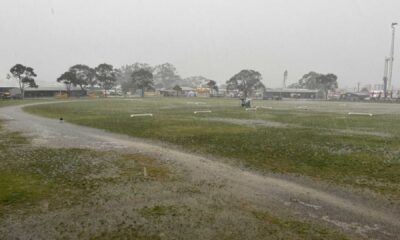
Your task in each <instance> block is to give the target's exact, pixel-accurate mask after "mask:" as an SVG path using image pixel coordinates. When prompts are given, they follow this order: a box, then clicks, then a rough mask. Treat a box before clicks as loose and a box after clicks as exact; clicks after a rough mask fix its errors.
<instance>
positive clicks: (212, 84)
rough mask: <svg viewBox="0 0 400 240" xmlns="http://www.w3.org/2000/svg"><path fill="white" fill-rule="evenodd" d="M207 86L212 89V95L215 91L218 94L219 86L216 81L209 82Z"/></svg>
mask: <svg viewBox="0 0 400 240" xmlns="http://www.w3.org/2000/svg"><path fill="white" fill-rule="evenodd" d="M207 86H208V87H209V88H210V90H211V93H212V94H214V93H213V92H214V91H215V92H217V93H218V86H217V82H216V81H214V80H209V81H208V83H207Z"/></svg>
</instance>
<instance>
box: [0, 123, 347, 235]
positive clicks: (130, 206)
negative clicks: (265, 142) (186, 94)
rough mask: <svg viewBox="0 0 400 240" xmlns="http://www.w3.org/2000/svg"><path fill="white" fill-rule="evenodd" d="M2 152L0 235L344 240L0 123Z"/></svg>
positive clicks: (111, 155)
mask: <svg viewBox="0 0 400 240" xmlns="http://www.w3.org/2000/svg"><path fill="white" fill-rule="evenodd" d="M0 152H1V155H0V238H2V239H8V238H19V237H21V236H23V237H22V238H28V237H27V236H28V235H29V236H41V237H38V238H44V239H55V238H57V239H77V238H79V239H98V240H99V239H261V238H265V237H267V238H268V239H333V240H339V239H348V238H346V237H345V236H344V235H342V234H340V233H337V232H335V231H332V230H330V229H328V228H326V227H323V226H320V225H318V224H313V223H304V222H301V221H297V220H290V219H286V218H278V217H276V216H274V215H271V214H269V213H266V212H264V211H260V210H259V209H254V208H252V207H249V206H246V205H245V206H243V205H241V204H240V202H239V201H237V200H233V201H232V198H231V197H229V198H228V199H226V197H223V196H216V195H215V194H212V198H209V197H207V196H206V195H205V194H203V193H202V192H201V191H196V192H193V191H190V192H187V191H185V190H183V191H180V190H179V188H182V187H183V188H185V189H186V186H191V185H188V184H187V183H185V182H183V183H181V184H182V186H181V184H178V183H177V182H175V181H177V180H179V181H184V180H182V178H181V177H173V176H172V172H171V171H170V170H169V169H168V168H167V167H166V166H164V165H162V164H160V163H159V162H158V161H156V160H155V159H152V158H149V157H146V156H143V155H139V154H122V153H115V152H111V151H110V152H97V151H91V150H85V149H50V148H44V147H34V146H32V145H31V144H30V142H29V140H28V139H27V138H25V137H23V136H22V135H21V134H19V133H16V132H8V131H5V130H4V129H1V122H0ZM144 167H145V168H146V169H147V173H148V176H147V177H145V176H144V175H143V168H144ZM168 183H170V184H171V186H169V187H168ZM155 186H158V187H155ZM127 189H129V191H127ZM152 189H153V190H152ZM171 189H173V191H172V192H171ZM174 194H175V195H174ZM214 198H215V199H214ZM126 199H129V200H128V201H127V200H126ZM185 199H188V200H187V201H188V202H190V203H193V204H192V205H187V202H186V203H184V201H185ZM194 199H196V200H194ZM154 203H156V204H154ZM9 219H13V221H12V222H11V223H10V222H9V221H8V220H9ZM25 219H27V220H26V221H25ZM7 224H8V225H7ZM14 228H16V229H14ZM19 228H21V229H22V230H24V231H28V233H27V234H28V235H19V234H23V233H22V232H21V231H22V230H20V229H19ZM49 229H51V231H49ZM12 231H16V232H15V235H13V232H12Z"/></svg>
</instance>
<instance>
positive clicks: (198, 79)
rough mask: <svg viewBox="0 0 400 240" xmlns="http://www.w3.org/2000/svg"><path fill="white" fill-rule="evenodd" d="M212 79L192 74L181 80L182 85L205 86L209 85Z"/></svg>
mask: <svg viewBox="0 0 400 240" xmlns="http://www.w3.org/2000/svg"><path fill="white" fill-rule="evenodd" d="M210 81H212V80H211V79H208V78H206V77H203V76H191V77H187V78H184V79H182V80H181V81H180V85H181V86H188V87H194V88H195V87H205V86H208V83H209V82H210Z"/></svg>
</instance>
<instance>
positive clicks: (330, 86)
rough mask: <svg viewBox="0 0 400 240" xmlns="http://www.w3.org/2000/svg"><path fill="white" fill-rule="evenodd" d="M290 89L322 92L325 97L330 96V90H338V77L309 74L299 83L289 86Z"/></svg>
mask: <svg viewBox="0 0 400 240" xmlns="http://www.w3.org/2000/svg"><path fill="white" fill-rule="evenodd" d="M289 88H305V89H317V90H321V91H322V92H323V93H324V94H325V97H327V96H328V91H329V90H335V89H337V88H338V82H337V76H336V75H334V74H331V73H329V74H325V75H324V74H320V73H316V72H309V73H307V74H305V75H304V76H303V77H302V78H301V79H300V80H299V82H298V83H294V84H291V85H289Z"/></svg>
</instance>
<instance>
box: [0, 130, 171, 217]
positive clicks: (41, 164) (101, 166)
mask: <svg viewBox="0 0 400 240" xmlns="http://www.w3.org/2000/svg"><path fill="white" fill-rule="evenodd" d="M0 123H1V122H0ZM0 152H1V155H0V212H2V214H4V213H5V212H7V211H8V212H11V211H13V209H27V210H29V207H33V208H34V207H35V206H38V205H39V204H40V202H41V201H46V202H47V203H49V204H48V207H50V208H61V207H65V206H68V205H71V204H75V203H79V202H81V201H82V200H83V199H84V198H85V197H88V196H90V195H91V194H93V193H95V192H96V190H97V189H98V188H99V187H101V186H103V185H104V184H109V183H112V182H118V181H121V180H123V179H128V177H127V176H126V174H125V172H126V171H127V169H128V168H126V166H127V165H130V166H132V167H131V168H129V180H130V181H143V180H151V179H152V178H155V179H156V178H158V177H160V178H164V179H167V178H168V174H169V173H168V171H167V169H165V168H164V167H160V166H159V165H156V164H155V160H153V159H151V158H148V157H145V156H142V155H121V154H117V153H113V152H96V151H90V150H84V149H50V148H43V147H32V146H31V145H30V143H29V141H28V140H27V139H26V138H25V137H23V136H22V135H20V134H19V133H15V132H6V131H5V130H2V129H1V128H0ZM143 167H148V168H149V173H148V174H149V177H148V178H146V179H144V176H143ZM83 196H85V197H83Z"/></svg>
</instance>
